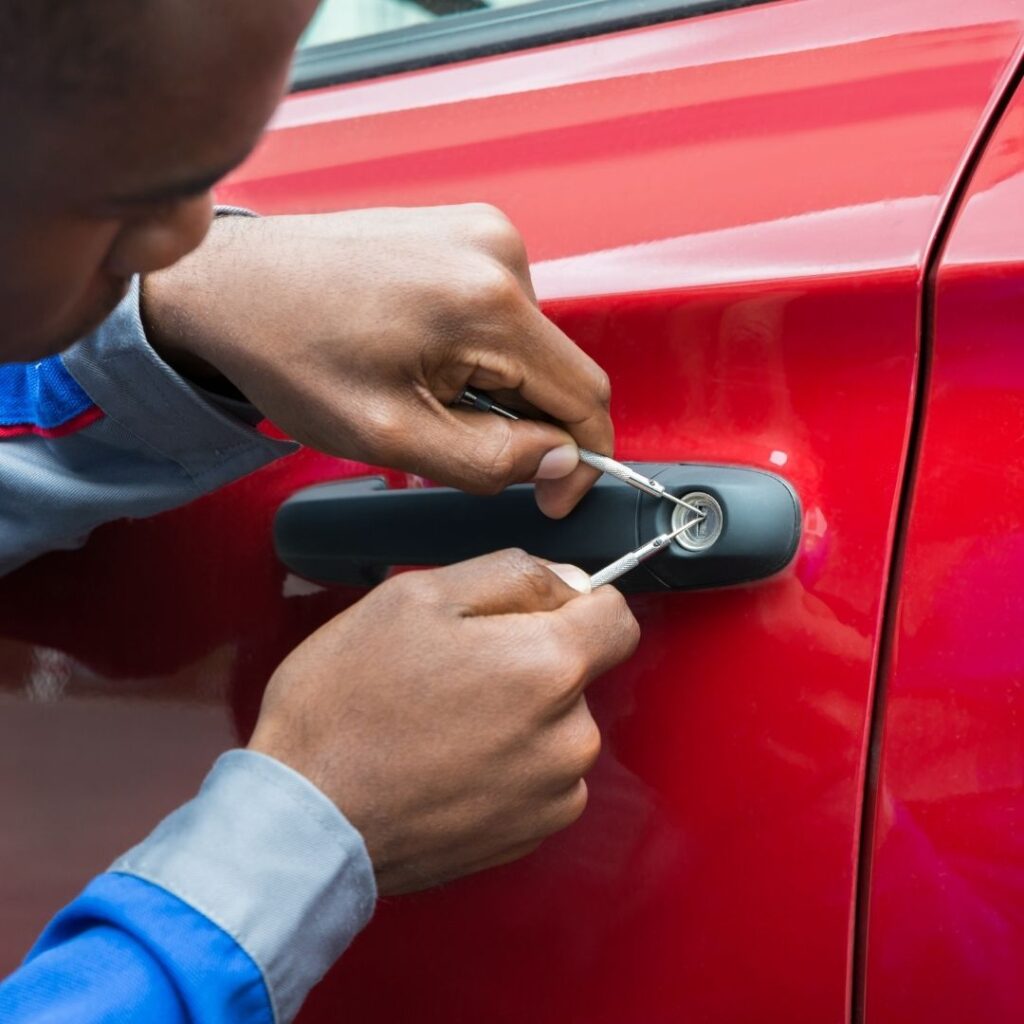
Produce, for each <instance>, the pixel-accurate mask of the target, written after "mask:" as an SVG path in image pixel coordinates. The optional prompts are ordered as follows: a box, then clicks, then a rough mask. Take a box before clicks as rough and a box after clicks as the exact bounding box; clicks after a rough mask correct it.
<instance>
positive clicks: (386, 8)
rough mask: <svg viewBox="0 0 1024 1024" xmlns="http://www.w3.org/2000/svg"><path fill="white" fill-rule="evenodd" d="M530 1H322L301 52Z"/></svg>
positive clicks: (302, 41)
mask: <svg viewBox="0 0 1024 1024" xmlns="http://www.w3.org/2000/svg"><path fill="white" fill-rule="evenodd" d="M530 2H531V0H323V2H322V3H321V4H320V7H319V9H318V10H317V12H316V14H315V15H314V17H313V20H312V22H310V25H309V28H307V29H306V32H305V34H304V35H303V37H302V40H301V42H300V43H299V48H300V49H309V48H310V47H312V46H322V45H323V44H324V43H337V42H340V41H341V40H343V39H358V38H359V37H360V36H371V35H375V34H376V33H378V32H389V31H390V30H391V29H396V28H408V27H409V26H410V25H422V24H424V23H426V22H431V21H436V20H437V19H438V18H444V17H449V16H452V15H455V16H457V15H459V14H467V13H469V12H471V11H485V10H489V9H493V8H498V7H513V6H515V5H516V4H522V3H530Z"/></svg>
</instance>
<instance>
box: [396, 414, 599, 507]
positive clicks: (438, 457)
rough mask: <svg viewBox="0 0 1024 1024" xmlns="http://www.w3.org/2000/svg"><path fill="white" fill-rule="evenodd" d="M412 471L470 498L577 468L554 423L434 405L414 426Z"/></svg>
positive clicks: (573, 451) (568, 441) (569, 442)
mask: <svg viewBox="0 0 1024 1024" xmlns="http://www.w3.org/2000/svg"><path fill="white" fill-rule="evenodd" d="M411 426H412V433H413V435H414V436H415V437H416V438H417V441H418V443H417V446H416V457H415V471H416V472H418V473H422V474H423V475H425V476H429V477H430V478H431V479H434V480H437V481H438V482H439V483H444V484H448V485H450V486H452V487H458V488H461V489H462V490H464V491H468V492H469V493H471V494H496V493H498V492H499V491H501V490H503V489H504V488H505V487H507V486H508V485H509V484H514V483H522V482H524V481H527V480H533V479H537V478H541V479H547V480H551V479H557V478H558V477H563V476H566V475H568V474H571V473H572V472H574V471H575V469H576V468H577V466H578V465H579V453H578V450H577V448H576V445H575V443H574V441H573V439H572V437H571V436H570V435H569V434H567V433H566V432H565V431H564V430H562V429H561V428H560V427H558V426H555V425H554V424H552V423H542V422H536V421H533V420H507V419H503V418H502V417H500V416H497V415H494V414H492V413H481V412H475V411H473V410H469V409H451V408H446V407H444V406H440V405H439V406H438V407H437V408H436V409H433V410H428V409H425V408H424V410H423V412H422V413H421V414H419V415H417V417H416V419H415V420H414V422H413V423H412V425H411Z"/></svg>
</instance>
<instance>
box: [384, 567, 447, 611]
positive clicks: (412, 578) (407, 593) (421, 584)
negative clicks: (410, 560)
mask: <svg viewBox="0 0 1024 1024" xmlns="http://www.w3.org/2000/svg"><path fill="white" fill-rule="evenodd" d="M385 587H386V588H389V589H390V591H391V597H392V599H393V600H395V601H396V602H397V603H399V604H410V605H418V606H419V605H424V604H435V603H437V601H438V599H439V597H440V592H441V587H440V584H439V582H438V579H437V574H436V573H434V572H431V571H430V570H429V569H427V570H414V571H410V572H401V573H399V574H398V575H397V576H392V577H391V578H390V579H388V580H386V581H385V582H384V583H383V584H381V586H380V587H379V588H378V590H384V588H385Z"/></svg>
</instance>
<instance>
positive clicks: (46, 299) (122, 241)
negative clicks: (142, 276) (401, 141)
mask: <svg viewBox="0 0 1024 1024" xmlns="http://www.w3.org/2000/svg"><path fill="white" fill-rule="evenodd" d="M315 7H316V0H218V2H217V3H209V2H208V0H103V2H97V0H93V2H88V0H85V2H71V0H0V152H3V154H4V155H3V157H2V159H0V363H3V362H17V361H29V360H33V359H39V358H42V357H44V356H46V355H49V354H52V353H54V352H57V351H60V350H61V349H63V348H66V347H67V346H68V345H69V344H71V342H73V341H74V340H75V339H76V338H78V337H80V336H81V335H82V334H83V333H85V332H87V331H88V330H90V329H91V328H93V327H95V326H96V325H97V324H98V323H100V322H101V321H102V320H103V319H104V318H105V317H106V316H107V315H108V314H109V313H110V311H111V310H112V309H113V307H114V305H116V304H117V302H118V301H119V300H120V298H121V297H122V296H123V294H124V291H125V289H126V287H127V283H128V281H129V279H130V278H131V276H132V275H133V274H137V273H147V272H152V271H154V270H158V269H160V268H162V267H165V266H169V265H170V264H171V263H174V262H175V261H176V260H178V259H180V258H181V257H182V256H184V255H185V254H186V253H187V252H189V251H190V250H192V249H193V248H195V246H197V245H198V244H199V242H200V241H201V240H202V238H203V236H204V235H205V233H206V230H207V228H208V226H209V222H210V216H211V200H210V188H211V186H212V185H213V184H214V182H216V181H217V180H218V179H219V178H221V177H222V176H223V175H224V174H225V173H227V171H229V170H230V169H231V168H232V167H234V166H235V165H237V164H238V163H239V162H240V161H241V160H242V159H243V158H244V157H245V156H246V155H247V154H248V153H249V151H250V150H251V149H252V147H253V145H254V144H255V142H256V140H257V139H258V137H259V134H260V132H261V130H262V128H263V126H264V124H265V123H266V121H267V119H268V118H269V116H270V114H271V113H272V111H273V109H274V107H275V105H276V103H277V101H278V99H279V97H280V94H281V91H282V88H283V86H284V83H285V80H286V77H287V71H288V65H289V60H290V57H291V53H292V51H293V49H294V47H295V44H296V41H297V39H298V36H299V33H300V32H301V31H302V28H303V27H304V26H305V24H306V22H307V21H308V20H309V18H310V17H311V15H312V13H313V11H314V9H315Z"/></svg>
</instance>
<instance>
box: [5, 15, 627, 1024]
mask: <svg viewBox="0 0 1024 1024" xmlns="http://www.w3.org/2000/svg"><path fill="white" fill-rule="evenodd" d="M314 7H315V3H314V2H313V0H221V2H220V3H217V4H210V3H205V2H203V0H105V2H104V3H102V4H99V3H95V4H86V3H71V2H61V0H0V133H2V134H0V137H2V138H3V140H4V142H5V154H4V159H3V160H2V161H0V317H2V319H0V363H3V364H5V365H3V366H2V367H0V436H2V437H3V440H2V441H0V568H2V569H3V570H10V569H12V568H14V567H15V566H17V565H20V564H22V563H23V562H25V561H27V560H29V559H30V558H32V557H34V556H35V555H36V554H39V553H40V552H42V551H45V550H48V549H52V548H56V547H71V546H74V545H76V544H79V543H81V541H82V540H83V539H84V537H85V536H86V535H87V534H88V532H89V531H90V530H91V529H92V528H93V527H94V526H96V525H97V524H99V523H100V522H103V521H105V520H108V519H113V518H117V517H120V516H124V515H132V516H139V515H144V514H152V513H154V512H157V511H160V510H162V509H165V508H169V507H172V506H174V505H178V504H181V503H183V502H186V501H188V500H190V499H191V498H193V497H195V496H197V495H198V494H201V493H204V492H206V491H208V490H211V489H213V488H215V487H217V486H219V485H221V484H223V483H225V482H227V481H229V480H231V479H234V478H236V477H237V476H239V475H242V474H244V473H247V472H250V471H251V470H253V469H255V468H257V467H259V466H261V465H263V464H265V463H267V462H268V461H270V460H272V459H274V458H276V457H278V456H280V455H282V454H285V453H286V452H287V451H289V450H290V448H291V446H290V445H288V444H286V443H283V442H278V441H274V440H270V439H267V438H265V437H263V436H262V435H260V434H259V433H257V432H256V431H255V430H254V429H253V428H252V426H251V424H252V422H254V421H255V420H258V419H259V417H260V416H261V415H264V416H267V417H269V418H270V419H272V420H274V421H275V422H276V423H278V424H279V425H280V426H282V427H283V428H284V429H285V430H286V431H288V432H289V433H290V434H291V436H293V437H295V438H296V439H298V440H299V441H302V442H304V443H306V444H310V445H314V446H316V447H318V448H320V449H322V450H324V451H327V452H330V453H334V454H338V455H345V456H348V457H351V458H356V459H361V460H366V461H369V462H374V463H385V464H388V465H392V466H395V467H398V468H402V469H406V470H410V471H414V472H417V473H423V474H425V475H428V476H430V477H433V478H435V479H437V480H439V481H441V482H444V483H448V484H453V485H456V486H459V487H463V488H466V489H468V490H471V491H474V492H493V491H496V490H499V489H500V488H502V487H504V486H505V485H507V484H509V483H511V482H514V481H520V480H527V479H537V481H538V483H537V499H538V502H539V503H540V505H541V507H542V508H543V509H544V511H545V512H547V513H548V514H549V515H552V516H562V515H565V514H567V513H568V512H569V511H570V510H571V509H572V508H573V506H574V505H575V504H576V502H577V501H578V500H579V499H580V497H581V496H582V495H583V494H584V493H585V491H586V490H587V488H588V487H589V486H590V484H591V483H592V482H593V476H592V474H591V471H590V470H588V469H587V468H586V467H583V466H581V465H579V464H578V460H577V455H576V445H577V444H585V445H587V446H588V447H591V448H595V449H598V450H601V451H608V452H610V451H611V449H612V440H613V437H612V427H611V422H610V419H609V416H608V384H607V379H606V377H605V375H604V374H603V373H602V372H601V371H600V369H599V368H598V367H597V366H595V364H594V363H593V362H592V361H591V360H590V359H588V358H587V357H586V356H585V355H584V354H583V353H582V352H580V351H579V350H578V349H577V348H576V347H575V346H574V345H573V344H572V343H571V342H570V341H569V339H567V338H566V337H565V336H564V335H563V334H562V333H561V332H560V331H558V329H557V328H556V327H554V325H552V324H551V323H550V322H549V321H547V320H546V319H545V318H544V317H543V316H542V315H541V313H540V312H539V311H538V309H537V306H536V302H535V299H534V295H533V291H532V287H531V284H530V276H529V271H528V268H527V263H526V256H525V253H524V250H523V246H522V242H521V240H520V239H519V237H518V235H517V234H516V232H515V230H514V229H513V228H512V227H511V225H510V224H509V223H508V222H507V221H506V220H505V219H504V218H503V217H502V216H501V215H500V214H499V213H498V212H497V211H494V210H492V209H490V208H486V207H460V208H449V209H437V210H422V211H366V212H360V213H353V214H344V215H335V216H328V217H296V218H266V219H257V218H251V217H246V216H242V215H238V214H236V215H233V216H232V215H225V216H221V217H218V219H217V220H216V221H215V222H214V223H213V226H212V229H210V225H211V217H212V208H211V200H210V194H209V190H210V187H211V186H212V185H213V184H214V183H215V182H216V181H217V180H218V179H219V178H220V177H221V176H223V175H224V174H225V173H226V172H227V171H228V170H230V169H231V168H232V167H233V166H235V165H236V164H237V163H238V162H239V161H240V160H242V159H243V158H244V157H245V156H246V154H247V153H248V152H249V151H250V150H251V148H252V146H253V145H254V143H255V142H256V140H257V138H258V136H259V134H260V132H261V130H262V128H263V125H264V123H265V122H266V120H267V118H268V117H269V115H270V113H271V111H272V110H273V108H274V105H275V104H276V102H277V100H278V98H279V95H280V93H281V90H282V88H283V85H284V82H285V79H286V76H287V71H288V65H289V59H290V55H291V52H292V50H293V48H294V45H295V42H296V40H297V37H298V35H299V33H300V31H301V30H302V28H303V26H304V24H305V23H306V21H307V20H308V18H309V17H310V16H311V14H312V13H313V9H314ZM208 229H210V231H209V237H208V238H207V239H206V241H205V242H204V241H203V239H204V236H206V234H207V231H208ZM201 242H202V243H203V244H202V245H201V246H200V243H201ZM197 247H198V248H197ZM192 250H195V252H192ZM190 252H192V255H188V254H189V253H190ZM76 339H79V340H76ZM465 385H474V386H477V387H480V388H483V389H490V390H498V391H506V392H511V393H513V394H514V395H515V396H518V398H519V399H520V400H521V401H524V402H527V403H529V404H531V405H532V406H534V407H536V408H537V409H538V410H540V411H541V412H543V413H545V414H547V416H548V417H550V418H551V419H552V420H553V421H555V422H557V423H559V424H561V426H555V425H552V424H550V423H544V422H526V421H523V422H515V423H511V422H508V421H505V420H501V419H499V418H498V417H482V416H478V415H474V414H473V413H471V412H464V411H455V410H452V409H450V408H449V403H450V402H451V401H452V400H453V399H454V398H455V397H456V395H457V394H458V393H459V391H460V390H461V388H462V387H463V386H465ZM249 403H251V404H249ZM553 570H554V571H552V567H548V566H545V565H543V564H541V563H539V562H538V561H536V560H534V559H532V558H530V557H529V556H527V555H524V554H522V553H517V552H504V553H499V554H497V555H493V556H489V557H487V558H483V559H477V560H475V561H474V562H472V563H467V564H465V565H460V566H452V567H449V568H445V569H440V570H436V571H432V572H421V573H412V574H406V575H404V576H401V577H400V578H398V579H395V580H392V581H389V582H388V583H385V584H384V585H383V586H381V587H379V588H378V589H377V590H375V591H374V592H372V593H371V594H370V595H369V596H368V597H367V598H365V599H364V600H363V601H361V602H359V603H358V604H356V605H355V606H353V607H352V608H351V609H350V610H348V611H347V612H345V613H344V614H343V615H341V616H339V617H338V618H336V619H334V620H333V621H331V622H329V623H327V624H326V625H325V626H323V627H322V628H321V629H320V630H318V631H317V632H316V633H315V634H314V635H313V636H312V637H310V638H309V639H308V640H307V641H306V642H305V643H304V644H302V645H301V646H300V647H299V648H298V649H297V650H296V651H295V652H293V653H292V654H291V655H290V656H289V657H288V658H287V659H286V660H285V661H284V663H283V664H282V665H281V666H280V667H279V668H278V670H277V671H276V672H275V674H274V676H273V678H272V679H271V681H270V684H269V686H268V688H267V692H266V695H265V698H264V703H263V708H262V710H261V714H260V717H259V721H258V723H257V726H256V729H255V732H254V735H253V737H252V739H251V741H250V743H249V746H248V748H247V749H245V750H237V751H232V752H229V753H228V754H226V755H224V756H223V757H222V758H221V759H220V760H219V761H218V762H217V764H216V765H215V767H214V768H213V770H212V771H211V773H210V775H209V776H208V777H207V780H206V782H205V783H204V785H203V788H202V790H201V791H200V794H199V795H198V796H197V797H196V798H195V799H194V800H193V801H191V802H190V803H189V804H187V805H185V806H184V807H182V808H180V809H179V810H178V811H176V812H175V813H174V814H172V815H171V816H170V817H169V818H168V819H166V820H165V821H164V822H163V823H162V824H161V825H160V826H159V827H158V828H157V829H156V830H155V831H154V833H153V834H152V835H151V836H149V837H148V838H147V839H145V840H143V842H142V843H140V845H139V846H137V847H136V848H135V849H133V850H132V851H130V852H129V853H127V854H126V855H124V856H123V857H121V858H120V859H119V860H118V861H117V862H116V863H115V864H114V865H113V867H112V868H111V870H110V871H109V872H107V873H106V874H104V875H101V876H100V877H98V878H97V879H95V880H93V882H92V883H91V884H90V885H89V886H88V888H87V889H86V890H85V892H84V893H83V894H82V895H81V896H80V897H79V898H78V899H77V900H75V901H74V902H73V903H72V904H71V905H70V906H69V907H67V908H65V909H64V910H63V911H62V912H61V913H60V914H59V915H58V916H57V918H56V919H55V920H54V921H53V922H51V924H50V925H49V926H48V928H47V929H46V931H45V932H44V934H43V935H42V937H41V938H40V940H39V941H38V943H37V944H36V946H35V947H34V949H33V950H32V952H31V953H30V955H29V957H28V959H27V961H26V964H25V965H24V966H23V967H22V968H21V969H20V970H19V971H18V972H16V974H15V975H13V976H12V977H11V978H10V979H9V980H8V981H7V982H6V983H5V984H4V985H3V986H2V987H0V1019H2V1020H4V1021H5V1022H22V1021H36V1020H40V1021H42V1020H45V1021H75V1022H76V1024H90V1022H97V1021H113V1020H117V1021H125V1020H131V1021H134V1020H140V1021H142V1020H144V1021H161V1022H163V1021H169V1022H179V1021H180V1022H184V1021H192V1022H196V1021H201V1022H206V1021H227V1022H236V1021H237V1022H241V1021H246V1022H248V1021H260V1022H264V1021H287V1020H290V1019H291V1018H292V1017H293V1016H294V1015H295V1013H296V1012H297V1010H298V1008H299V1006H300V1005H301V1002H302V1000H303V998H304V997H305V995H306V993H307V992H308V990H309V988H310V987H311V986H312V985H313V984H315V982H316V981H317V979H318V978H319V977H320V976H321V975H322V973H323V972H324V971H325V970H326V969H327V968H328V967H329V966H330V964H331V963H332V962H333V960H334V959H335V958H336V957H337V956H338V955H340V953H341V952H342V951H343V950H344V949H345V947H346V945H347V944H348V943H349V942H350V941H351V939H352V937H353V936H354V935H355V934H356V933H357V932H358V930H359V929H360V928H361V927H362V926H363V925H364V924H365V923H366V921H367V920H368V918H369V916H370V914H371V912H372V907H373V903H374V899H375V895H376V893H377V892H378V891H379V892H384V893H401V892H408V891H412V890H416V889H420V888H424V887H427V886H430V885H434V884H437V883H438V882H441V881H443V880H446V879H451V878H455V877H457V876H459V875H463V874H466V873H469V872H472V871H477V870H480V869H482V868H486V867H488V866H490V865H494V864H499V863H503V862H506V861H509V860H511V859H514V858H516V857H519V856H522V855H524V854H525V853H527V852H529V851H531V850H532V849H534V848H535V847H536V846H537V845H538V843H539V842H540V841H541V840H542V839H543V838H544V837H545V836H547V835H549V834H550V833H552V832H554V831H556V830H557V829H560V828H562V827H564V826H566V825H567V824H569V823H570V822H572V821H573V820H575V818H576V817H578V815H579V814H580V813H581V812H582V810H583V807H584V804H585V801H586V785H585V783H584V781H583V776H584V775H585V773H586V771H587V769H588V768H589V767H590V766H591V764H592V763H593V761H594V759H595V757H596V755H597V749H598V744H599V738H598V735H597V730H596V728H595V726H594V723H593V720H592V719H591V717H590V715H589V712H588V710H587V706H586V703H585V701H584V698H583V690H584V688H585V686H586V684H587V682H588V681H589V680H590V679H591V678H593V677H594V676H595V675H596V674H598V673H600V672H602V671H604V670H605V669H607V668H609V667H610V666H612V665H613V664H615V663H617V662H618V661H620V660H622V659H623V658H625V657H627V656H628V655H629V653H630V652H631V651H632V649H633V647H634V646H635V644H636V640H637V627H636V623H635V621H634V620H633V618H632V616H631V615H630V614H629V611H628V609H627V608H626V606H625V604H624V603H623V601H622V598H621V597H620V596H619V595H618V594H617V593H616V592H615V591H614V590H613V589H612V588H609V587H603V588H600V589H599V590H598V591H596V592H594V593H587V592H586V591H587V590H588V587H587V584H586V581H585V577H583V576H582V574H581V573H580V572H579V570H575V569H573V568H572V567H565V566H563V567H558V566H556V567H553Z"/></svg>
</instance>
